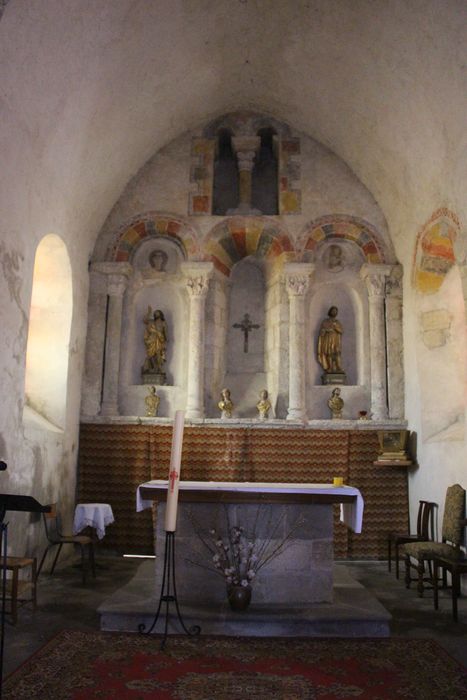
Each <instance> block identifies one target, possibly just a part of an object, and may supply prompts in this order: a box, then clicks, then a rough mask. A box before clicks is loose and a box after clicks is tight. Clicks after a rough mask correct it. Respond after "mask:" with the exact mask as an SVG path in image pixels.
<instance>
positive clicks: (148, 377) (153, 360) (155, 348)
mask: <svg viewBox="0 0 467 700" xmlns="http://www.w3.org/2000/svg"><path fill="white" fill-rule="evenodd" d="M143 322H144V325H145V329H144V345H145V347H146V359H145V360H144V364H143V367H142V370H141V374H142V377H143V382H144V383H145V384H166V382H167V377H166V374H165V372H164V371H163V366H164V364H165V360H166V351H167V324H166V321H165V318H164V314H163V312H162V311H161V310H160V309H157V310H156V311H154V314H153V313H152V309H151V307H150V306H148V311H147V314H146V316H145V317H144V319H143Z"/></svg>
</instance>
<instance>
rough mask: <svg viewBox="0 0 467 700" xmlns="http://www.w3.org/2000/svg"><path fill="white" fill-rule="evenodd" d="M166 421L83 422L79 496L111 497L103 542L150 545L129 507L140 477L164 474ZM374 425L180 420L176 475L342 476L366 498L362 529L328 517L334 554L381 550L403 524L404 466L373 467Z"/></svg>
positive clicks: (145, 521) (147, 521) (145, 523)
mask: <svg viewBox="0 0 467 700" xmlns="http://www.w3.org/2000/svg"><path fill="white" fill-rule="evenodd" d="M171 440H172V426H170V425H101V424H83V425H81V433H80V452H79V477H78V478H79V485H78V498H79V500H80V501H81V502H86V501H88V502H99V501H100V502H105V503H110V504H111V506H112V510H113V512H114V515H115V523H114V524H113V525H112V527H111V528H109V530H108V535H106V545H107V546H108V547H111V548H115V549H117V550H118V551H126V552H129V551H133V552H135V553H146V554H147V553H150V552H152V549H153V547H152V523H151V516H150V514H149V513H148V512H143V513H136V511H135V497H136V489H137V487H138V486H139V484H141V483H143V482H145V481H149V480H150V479H166V478H167V474H168V469H169V464H170V450H171ZM377 454H378V440H377V433H376V431H370V430H365V431H361V430H354V431H340V430H332V431H331V430H329V431H326V430H309V429H305V428H297V429H289V428H283V429H267V428H266V429H256V430H255V429H254V428H250V427H245V428H243V427H241V428H224V427H214V426H209V427H208V426H186V427H185V432H184V440H183V453H182V467H181V478H182V479H185V480H190V481H266V482H284V481H286V482H290V483H331V482H332V479H333V477H334V476H342V477H343V478H344V481H345V483H347V484H349V485H351V486H355V487H356V488H358V489H360V491H361V493H362V496H363V498H364V501H365V512H364V517H363V531H362V533H361V534H358V535H356V534H355V533H352V532H349V531H348V530H347V528H346V527H345V526H343V525H342V524H341V523H339V522H338V511H336V517H335V556H336V558H347V557H350V558H353V559H378V558H384V557H385V556H386V537H387V533H388V532H389V531H391V530H397V529H402V530H404V529H405V528H406V527H407V520H408V498H407V476H406V472H405V470H400V469H393V468H391V467H376V466H374V465H373V461H374V460H375V459H376V456H377Z"/></svg>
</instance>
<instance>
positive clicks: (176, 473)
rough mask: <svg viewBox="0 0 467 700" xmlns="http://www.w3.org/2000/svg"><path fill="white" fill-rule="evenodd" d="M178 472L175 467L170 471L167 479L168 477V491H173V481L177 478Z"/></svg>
mask: <svg viewBox="0 0 467 700" xmlns="http://www.w3.org/2000/svg"><path fill="white" fill-rule="evenodd" d="M178 476H179V475H178V472H177V471H176V470H175V469H172V471H171V472H170V474H169V479H170V492H171V493H173V492H174V488H175V482H176V480H177V479H178Z"/></svg>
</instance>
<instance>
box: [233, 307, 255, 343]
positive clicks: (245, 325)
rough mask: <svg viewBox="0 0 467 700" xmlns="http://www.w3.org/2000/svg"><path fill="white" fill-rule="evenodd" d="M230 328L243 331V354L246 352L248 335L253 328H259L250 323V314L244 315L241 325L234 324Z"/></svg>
mask: <svg viewBox="0 0 467 700" xmlns="http://www.w3.org/2000/svg"><path fill="white" fill-rule="evenodd" d="M232 328H240V329H241V330H242V331H243V352H248V333H249V332H250V331H251V330H253V329H254V328H259V324H258V323H252V322H251V321H250V314H245V315H244V317H243V319H242V322H241V323H234V324H233V326H232Z"/></svg>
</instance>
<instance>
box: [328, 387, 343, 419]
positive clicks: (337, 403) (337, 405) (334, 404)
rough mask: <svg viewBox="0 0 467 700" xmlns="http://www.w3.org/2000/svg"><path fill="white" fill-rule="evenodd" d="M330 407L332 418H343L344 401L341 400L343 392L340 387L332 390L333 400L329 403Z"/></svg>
mask: <svg viewBox="0 0 467 700" xmlns="http://www.w3.org/2000/svg"><path fill="white" fill-rule="evenodd" d="M328 406H329V408H330V410H331V416H332V418H342V410H343V408H344V400H343V399H342V398H341V390H340V389H339V387H336V388H335V389H333V390H332V394H331V398H330V399H329V401H328Z"/></svg>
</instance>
